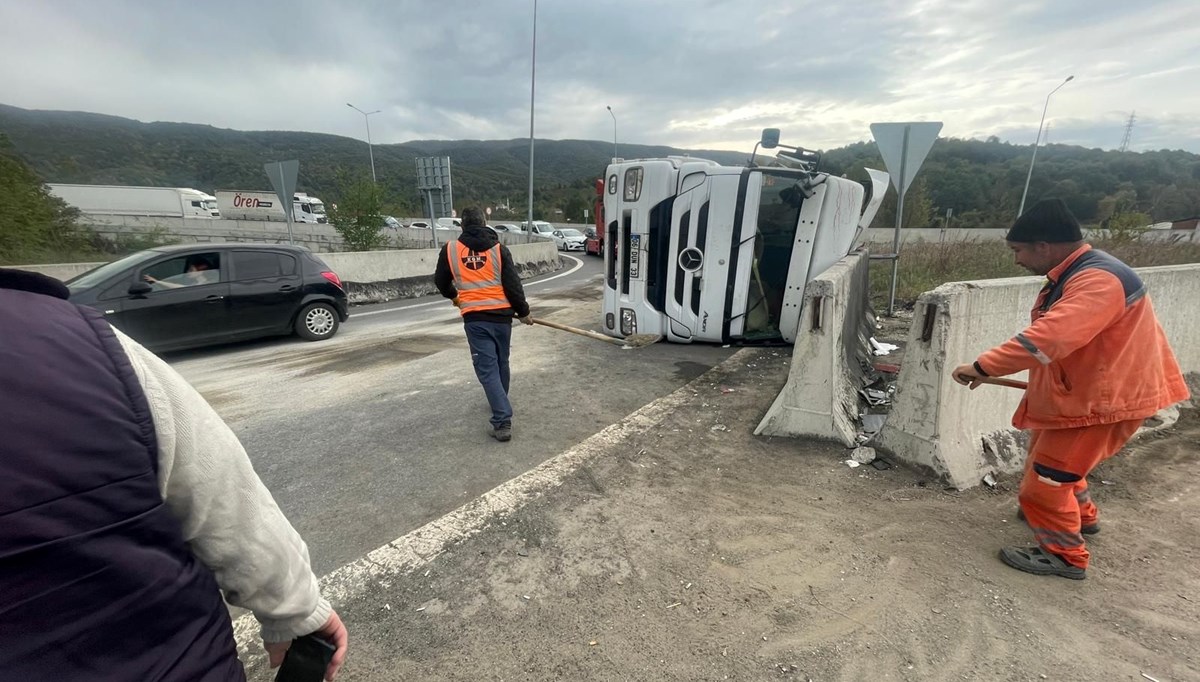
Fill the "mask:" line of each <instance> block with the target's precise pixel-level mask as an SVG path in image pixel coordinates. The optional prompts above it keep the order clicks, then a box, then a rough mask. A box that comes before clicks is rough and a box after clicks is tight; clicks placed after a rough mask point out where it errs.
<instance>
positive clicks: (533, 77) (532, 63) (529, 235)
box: [525, 0, 537, 242]
mask: <svg viewBox="0 0 1200 682" xmlns="http://www.w3.org/2000/svg"><path fill="white" fill-rule="evenodd" d="M536 84H537V0H533V54H532V56H531V57H530V59H529V217H528V218H527V220H528V221H529V222H528V223H526V225H525V229H526V233H525V241H526V242H532V241H533V92H534V86H536Z"/></svg>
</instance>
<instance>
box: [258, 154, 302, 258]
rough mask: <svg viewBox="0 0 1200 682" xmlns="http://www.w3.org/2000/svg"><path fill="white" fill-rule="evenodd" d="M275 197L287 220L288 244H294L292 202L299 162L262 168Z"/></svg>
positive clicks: (298, 174) (294, 161)
mask: <svg viewBox="0 0 1200 682" xmlns="http://www.w3.org/2000/svg"><path fill="white" fill-rule="evenodd" d="M263 170H265V171H266V172H267V178H268V179H269V180H270V181H271V187H272V188H273V189H274V190H275V196H277V197H279V205H280V206H282V207H283V215H284V216H285V217H286V218H287V230H288V243H289V244H295V243H296V241H295V239H294V237H293V235H292V218H293V216H292V202H293V199H294V197H295V196H296V178H298V177H299V176H300V161H299V160H297V159H292V160H291V161H271V162H269V163H267V164H266V165H264V166H263Z"/></svg>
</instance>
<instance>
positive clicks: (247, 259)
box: [233, 251, 295, 282]
mask: <svg viewBox="0 0 1200 682" xmlns="http://www.w3.org/2000/svg"><path fill="white" fill-rule="evenodd" d="M292 268H293V269H294V268H295V264H294V263H293V265H292ZM233 271H234V274H235V275H236V277H237V280H238V281H239V282H241V281H245V280H248V279H266V278H268V277H279V276H280V275H282V274H283V264H282V262H281V260H280V254H278V253H276V252H274V251H234V252H233Z"/></svg>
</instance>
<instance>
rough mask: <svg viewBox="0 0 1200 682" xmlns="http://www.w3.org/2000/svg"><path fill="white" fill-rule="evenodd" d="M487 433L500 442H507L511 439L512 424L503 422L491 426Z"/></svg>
mask: <svg viewBox="0 0 1200 682" xmlns="http://www.w3.org/2000/svg"><path fill="white" fill-rule="evenodd" d="M488 433H489V434H490V435H491V436H492V438H495V439H496V440H498V441H500V442H501V443H507V442H508V441H510V440H512V424H510V423H508V422H504V423H503V424H501V425H500V426H493V427H492V430H491V431H489V432H488Z"/></svg>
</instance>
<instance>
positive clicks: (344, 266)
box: [321, 241, 562, 303]
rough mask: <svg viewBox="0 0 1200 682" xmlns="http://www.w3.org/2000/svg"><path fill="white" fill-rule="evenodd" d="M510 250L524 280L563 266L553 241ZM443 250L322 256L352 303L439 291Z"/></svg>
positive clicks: (517, 246) (410, 296)
mask: <svg viewBox="0 0 1200 682" xmlns="http://www.w3.org/2000/svg"><path fill="white" fill-rule="evenodd" d="M508 249H509V252H510V253H512V256H513V260H514V261H515V262H516V264H517V268H518V270H519V271H520V272H521V278H522V279H525V278H529V277H535V276H537V275H541V274H545V273H547V272H553V271H555V270H558V269H559V268H561V267H562V259H561V258H559V255H558V249H557V248H556V247H555V246H554V243H553V242H549V241H540V242H535V243H533V244H513V245H511V246H509V247H508ZM440 253H441V250H440V249H405V250H392V251H362V252H355V253H326V254H322V255H321V259H322V260H324V261H325V262H326V263H328V264H329V267H331V268H333V271H334V272H336V273H337V274H338V277H340V278H341V279H342V282H344V283H345V284H346V293H347V294H349V296H350V302H351V303H378V302H381V301H391V300H394V299H398V298H416V297H418V296H426V295H428V294H434V293H437V287H435V286H434V285H433V271H434V269H435V268H436V267H437V257H438V254H440Z"/></svg>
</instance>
